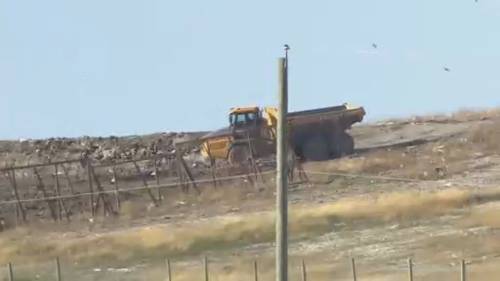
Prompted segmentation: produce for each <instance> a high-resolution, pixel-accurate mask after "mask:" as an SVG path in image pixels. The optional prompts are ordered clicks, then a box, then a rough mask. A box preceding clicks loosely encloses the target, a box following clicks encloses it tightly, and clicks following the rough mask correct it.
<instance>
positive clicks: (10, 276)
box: [8, 262, 14, 281]
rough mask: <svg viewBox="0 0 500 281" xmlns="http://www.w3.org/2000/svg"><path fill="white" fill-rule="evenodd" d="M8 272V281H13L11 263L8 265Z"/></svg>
mask: <svg viewBox="0 0 500 281" xmlns="http://www.w3.org/2000/svg"><path fill="white" fill-rule="evenodd" d="M8 270H9V281H14V270H12V263H10V262H9V264H8Z"/></svg>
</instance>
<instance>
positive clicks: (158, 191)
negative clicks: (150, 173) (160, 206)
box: [153, 157, 161, 202]
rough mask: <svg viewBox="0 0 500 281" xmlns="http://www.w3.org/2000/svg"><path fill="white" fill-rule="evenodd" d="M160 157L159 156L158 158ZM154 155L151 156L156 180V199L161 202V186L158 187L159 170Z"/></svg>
mask: <svg viewBox="0 0 500 281" xmlns="http://www.w3.org/2000/svg"><path fill="white" fill-rule="evenodd" d="M160 159H161V158H160ZM156 160H157V159H156V157H154V158H153V162H154V166H155V180H156V187H157V193H158V195H157V196H158V201H159V202H161V188H160V175H159V174H158V173H159V172H160V170H159V169H158V163H157V162H156Z"/></svg>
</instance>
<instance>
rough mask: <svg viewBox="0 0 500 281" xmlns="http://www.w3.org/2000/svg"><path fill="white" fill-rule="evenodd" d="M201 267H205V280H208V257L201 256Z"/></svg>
mask: <svg viewBox="0 0 500 281" xmlns="http://www.w3.org/2000/svg"><path fill="white" fill-rule="evenodd" d="M203 267H204V268H205V281H208V258H207V256H205V258H203Z"/></svg>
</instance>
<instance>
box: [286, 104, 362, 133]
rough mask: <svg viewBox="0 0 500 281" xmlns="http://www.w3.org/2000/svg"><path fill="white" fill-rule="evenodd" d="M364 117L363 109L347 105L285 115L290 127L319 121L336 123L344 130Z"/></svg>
mask: <svg viewBox="0 0 500 281" xmlns="http://www.w3.org/2000/svg"><path fill="white" fill-rule="evenodd" d="M364 116H365V110H364V109H363V107H350V106H348V105H340V106H331V107H324V108H318V109H312V110H304V111H295V112H290V113H288V115H287V119H288V122H289V123H291V124H292V125H295V124H297V125H300V124H307V123H315V122H318V121H319V122H321V121H336V122H335V123H337V124H341V125H342V127H344V128H349V127H350V126H351V125H352V124H354V123H357V122H361V121H362V120H363V117H364Z"/></svg>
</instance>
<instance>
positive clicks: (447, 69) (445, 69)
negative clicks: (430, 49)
mask: <svg viewBox="0 0 500 281" xmlns="http://www.w3.org/2000/svg"><path fill="white" fill-rule="evenodd" d="M443 70H444V71H446V72H450V71H451V69H449V68H448V67H446V66H445V67H443Z"/></svg>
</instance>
